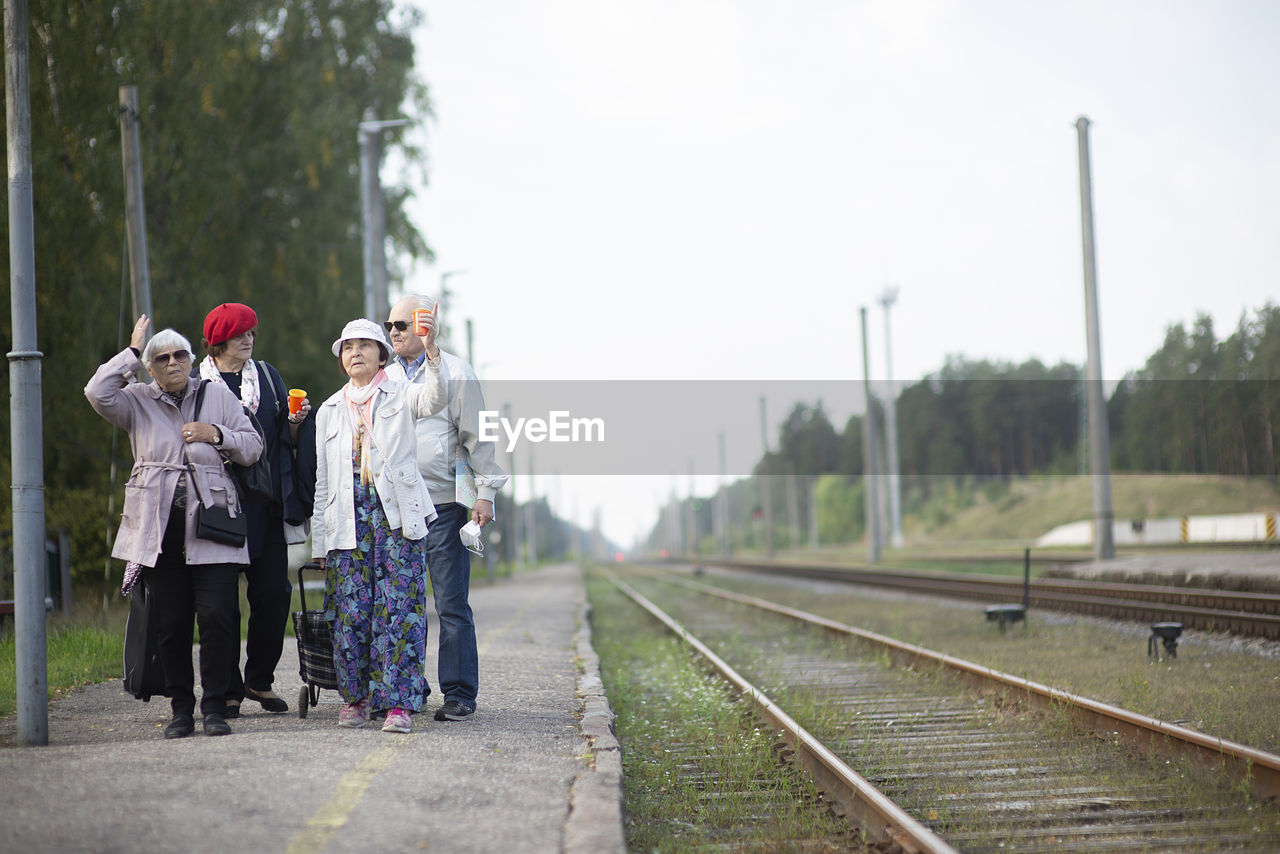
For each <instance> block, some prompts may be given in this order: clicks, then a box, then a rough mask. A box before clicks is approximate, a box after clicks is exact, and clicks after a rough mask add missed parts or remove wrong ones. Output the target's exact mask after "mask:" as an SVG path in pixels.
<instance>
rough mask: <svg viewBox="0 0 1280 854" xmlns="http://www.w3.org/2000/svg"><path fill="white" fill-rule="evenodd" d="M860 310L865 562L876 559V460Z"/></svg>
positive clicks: (864, 324) (864, 327)
mask: <svg viewBox="0 0 1280 854" xmlns="http://www.w3.org/2000/svg"><path fill="white" fill-rule="evenodd" d="M861 312H862V387H863V388H864V389H865V391H866V397H867V414H866V417H865V418H863V419H862V472H863V474H862V483H863V490H862V492H863V504H864V505H865V507H866V511H867V513H866V515H867V562H868V563H879V562H880V502H879V495H878V493H879V491H880V489H879V479H880V476H879V468H880V467H879V465H878V464H877V462H876V414H875V403H874V400H873V398H872V396H871V354H870V349H869V347H868V344H867V309H866V308H865V307H864V308H862V309H861Z"/></svg>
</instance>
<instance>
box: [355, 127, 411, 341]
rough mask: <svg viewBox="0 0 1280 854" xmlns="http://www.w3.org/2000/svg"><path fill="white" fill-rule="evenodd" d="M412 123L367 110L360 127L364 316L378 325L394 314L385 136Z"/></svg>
mask: <svg viewBox="0 0 1280 854" xmlns="http://www.w3.org/2000/svg"><path fill="white" fill-rule="evenodd" d="M407 124H409V120H408V119H388V120H386V121H376V120H375V119H374V118H373V111H372V110H365V113H364V121H362V122H360V124H359V125H357V126H356V127H357V129H358V134H357V136H358V138H359V140H360V213H361V218H362V219H363V220H364V316H365V317H367V318H369V319H370V320H374V321H378V320H380V319H381V318H384V317H386V316H387V312H388V311H390V310H391V306H390V304H389V303H388V302H387V213H386V209H385V208H384V206H383V202H382V179H381V177H380V169H381V166H382V132H383V131H384V130H386V129H387V128H394V127H401V126H402V125H407Z"/></svg>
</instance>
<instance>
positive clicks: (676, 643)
mask: <svg viewBox="0 0 1280 854" xmlns="http://www.w3.org/2000/svg"><path fill="white" fill-rule="evenodd" d="M587 589H588V595H589V596H590V599H591V607H592V622H593V624H594V625H596V626H600V627H602V629H601V630H599V631H596V630H594V629H593V632H592V643H593V645H594V646H595V649H596V653H597V654H598V655H599V657H600V665H601V674H602V677H603V680H604V683H605V688H606V691H607V693H608V696H609V703H610V705H611V706H612V709H613V712H614V714H615V715H616V717H617V724H616V725H617V733H618V739H619V741H620V742H621V744H622V762H623V771H624V799H625V809H626V836H627V840H626V841H627V848H628V849H629V850H632V851H646V852H650V851H657V852H667V851H672V852H675V851H679V852H684V851H698V850H712V849H714V850H732V851H811V852H826V851H847V850H850V848H851V846H852V847H853V850H860V848H861V846H860V844H859V843H858V841H857V840H856V839H855V838H853V837H852V836H851V833H850V831H849V828H848V826H847V825H846V824H844V823H843V822H842V821H840V820H839V819H837V818H836V817H835V816H834V815H833V814H832V813H831V811H830V810H829V809H828V808H827V806H826V805H825V804H824V803H823V802H821V800H820V798H819V795H818V793H817V791H816V790H815V789H814V788H813V786H812V784H811V783H810V782H809V781H808V779H807V778H806V777H805V776H804V775H802V774H800V773H799V772H798V771H796V770H795V769H794V768H792V767H791V766H790V765H787V764H785V763H782V762H780V761H779V760H778V759H777V757H776V755H775V754H774V751H773V741H774V738H773V734H772V733H771V732H769V731H768V730H767V729H765V728H764V727H763V725H762V724H761V723H760V721H759V720H758V719H757V718H756V717H755V716H754V714H753V712H752V709H751V705H750V702H749V701H746V700H743V699H742V698H740V697H738V696H737V695H736V694H734V693H733V692H732V691H731V690H730V689H729V688H727V687H726V686H725V685H724V683H723V682H722V681H721V680H720V679H719V678H718V677H714V676H712V675H710V674H709V673H707V672H706V671H704V670H703V669H702V668H701V667H700V666H699V665H698V664H697V662H696V659H695V657H694V655H693V654H692V652H691V651H690V650H689V649H688V648H687V647H686V646H685V645H684V643H683V641H680V640H679V639H677V638H675V637H674V636H673V635H671V634H670V633H669V632H668V631H667V630H666V628H665V627H663V626H661V625H660V624H658V623H657V622H656V621H654V620H653V619H652V618H651V617H650V616H649V615H648V614H646V613H645V612H643V611H642V610H641V609H640V608H638V607H636V605H635V604H634V603H632V602H631V601H629V600H627V599H626V598H625V597H624V596H623V595H622V593H620V592H619V591H618V590H617V589H616V588H615V587H614V586H613V585H612V584H610V583H609V582H608V581H606V580H604V579H603V578H601V577H599V576H597V575H592V576H590V577H589V580H588V586H587ZM605 627H607V630H604V629H605Z"/></svg>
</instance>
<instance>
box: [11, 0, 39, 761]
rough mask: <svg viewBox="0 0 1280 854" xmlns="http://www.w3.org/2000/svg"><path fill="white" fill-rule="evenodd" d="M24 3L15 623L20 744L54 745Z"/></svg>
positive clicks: (17, 130)
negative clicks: (46, 631) (50, 723)
mask: <svg viewBox="0 0 1280 854" xmlns="http://www.w3.org/2000/svg"><path fill="white" fill-rule="evenodd" d="M29 32H30V24H29V19H28V17H27V2H26V0H6V2H5V4H4V59H5V68H4V90H5V91H4V96H5V120H6V121H5V129H6V136H7V140H6V142H7V145H8V152H9V310H10V319H11V322H12V324H13V349H12V350H10V351H9V353H8V356H9V423H10V425H12V432H11V434H10V436H9V445H10V453H11V461H12V465H13V484H12V487H13V574H14V579H13V602H14V605H13V621H14V653H15V658H16V665H17V667H16V674H15V675H16V677H17V685H16V686H15V687H16V695H17V696H16V699H17V703H18V743H19V744H23V745H41V744H48V743H49V705H48V694H49V679H48V677H49V673H48V661H49V659H48V652H47V650H46V642H47V637H46V633H45V612H44V597H45V550H44V440H43V435H42V430H43V425H42V423H41V409H40V406H41V385H40V360H41V358H42V357H43V354H42V353H41V352H40V351H39V350H37V349H36V345H37V341H36V239H35V214H34V207H33V202H32V189H31V187H32V177H31V88H30V77H29V76H28V72H29V69H28V67H27V66H28V62H29V57H28V46H27V38H28V35H27V34H28V33H29Z"/></svg>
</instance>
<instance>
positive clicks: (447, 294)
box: [436, 270, 476, 368]
mask: <svg viewBox="0 0 1280 854" xmlns="http://www.w3.org/2000/svg"><path fill="white" fill-rule="evenodd" d="M466 272H467V271H466V270H448V271H446V272H444V273H441V274H440V305H439V307H438V310H437V312H436V320H437V325H438V327H439V328H438V329H437V331H436V338H437V339H438V340H439V341H441V342H444V343H448V342H450V341H451V340H452V339H451V338H450V337H449V329H450V327H449V308H450V304H451V303H452V302H453V291H451V290H449V279H451V278H453V277H454V276H461V275H462V274H464V273H466ZM470 322H471V321H469V320H468V321H467V323H470ZM449 349H450V350H452V349H453V347H452V346H451V347H450V348H449ZM468 361H470V360H468ZM475 366H476V363H475V362H471V367H473V368H474V367H475Z"/></svg>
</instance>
